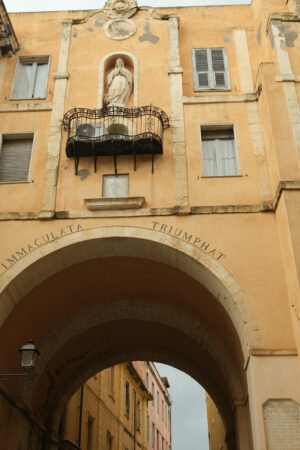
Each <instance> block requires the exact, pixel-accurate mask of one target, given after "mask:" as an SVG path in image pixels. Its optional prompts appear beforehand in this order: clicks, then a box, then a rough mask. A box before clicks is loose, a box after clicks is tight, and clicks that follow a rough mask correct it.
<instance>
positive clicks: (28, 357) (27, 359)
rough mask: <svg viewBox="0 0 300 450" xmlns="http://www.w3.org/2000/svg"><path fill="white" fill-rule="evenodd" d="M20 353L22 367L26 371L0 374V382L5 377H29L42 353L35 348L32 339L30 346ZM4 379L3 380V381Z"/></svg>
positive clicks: (23, 347)
mask: <svg viewBox="0 0 300 450" xmlns="http://www.w3.org/2000/svg"><path fill="white" fill-rule="evenodd" d="M19 352H20V353H21V366H22V367H23V369H24V373H0V380H1V378H2V377H3V376H4V377H18V376H19V377H22V376H23V377H28V375H29V372H30V371H31V370H32V369H34V367H35V364H36V361H37V358H38V356H39V355H40V352H39V351H38V349H37V348H36V347H35V345H34V342H33V340H32V339H29V341H28V344H25V345H23V346H22V347H21V348H20V349H19ZM3 380H4V379H3V378H2V380H1V381H3Z"/></svg>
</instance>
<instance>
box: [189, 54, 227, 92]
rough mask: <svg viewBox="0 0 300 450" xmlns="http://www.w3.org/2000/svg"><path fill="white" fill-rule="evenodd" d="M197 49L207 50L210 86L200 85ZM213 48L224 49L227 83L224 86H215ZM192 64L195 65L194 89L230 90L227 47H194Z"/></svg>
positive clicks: (200, 90)
mask: <svg viewBox="0 0 300 450" xmlns="http://www.w3.org/2000/svg"><path fill="white" fill-rule="evenodd" d="M196 50H206V55H207V63H208V72H207V74H208V86H200V85H199V79H198V73H199V71H197V67H196ZM211 50H222V52H223V61H224V67H225V70H224V76H225V82H226V84H225V85H224V86H215V82H214V81H213V74H214V71H213V69H212V56H211ZM192 65H193V79H194V91H195V92H202V91H230V90H231V86H230V76H229V66H228V58H227V51H226V48H225V47H199V48H192Z"/></svg>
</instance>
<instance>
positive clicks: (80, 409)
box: [77, 385, 84, 447]
mask: <svg viewBox="0 0 300 450" xmlns="http://www.w3.org/2000/svg"><path fill="white" fill-rule="evenodd" d="M83 388H84V385H82V386H81V388H80V403H79V425H78V439H77V441H78V442H77V445H78V447H80V446H81V428H82V406H83Z"/></svg>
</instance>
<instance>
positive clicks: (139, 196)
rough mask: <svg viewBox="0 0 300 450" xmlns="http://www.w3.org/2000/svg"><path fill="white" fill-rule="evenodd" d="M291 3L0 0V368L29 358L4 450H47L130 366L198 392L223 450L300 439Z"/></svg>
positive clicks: (17, 380)
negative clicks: (28, 5) (98, 390)
mask: <svg viewBox="0 0 300 450" xmlns="http://www.w3.org/2000/svg"><path fill="white" fill-rule="evenodd" d="M83 6H84V5H83ZM299 6H300V5H299V2H297V1H295V2H294V1H293V0H288V1H283V0H253V1H252V3H251V4H249V5H234V6H215V7H204V6H203V7H180V8H179V7H178V8H158V9H153V8H151V7H147V8H146V7H139V6H138V5H137V4H136V2H135V1H134V0H128V1H125V2H124V1H118V2H116V1H113V0H111V1H110V2H107V3H106V5H105V8H104V9H103V10H95V11H61V12H47V13H16V14H10V16H9V17H8V15H7V13H6V11H5V8H4V5H3V4H2V2H1V10H0V12H1V24H0V25H1V37H0V47H1V51H2V56H1V59H0V126H1V129H0V131H1V156H0V181H1V184H0V191H1V195H0V233H1V242H0V254H1V261H0V271H1V272H0V342H1V349H0V367H1V372H2V373H18V372H20V371H21V368H20V362H19V354H18V349H19V348H20V347H21V346H22V345H23V344H25V343H27V342H28V339H29V338H32V339H33V340H34V343H35V345H36V347H37V348H38V350H39V352H40V356H39V358H38V360H37V363H36V366H35V368H34V369H32V370H31V371H30V374H29V376H28V377H27V378H25V377H21V376H19V377H7V380H6V381H5V380H2V379H1V381H0V424H1V425H0V447H1V448H5V449H6V450H28V449H31V450H37V449H43V450H50V449H51V450H57V449H58V447H59V445H60V444H59V423H60V417H61V415H62V413H63V411H64V408H65V406H66V404H67V402H68V401H69V400H70V398H71V397H72V395H73V394H74V393H75V392H76V391H77V390H78V389H79V387H80V386H81V385H82V384H83V383H84V382H85V381H86V380H88V379H89V378H90V377H91V376H94V375H95V374H96V373H98V372H99V371H101V370H103V369H107V368H109V367H110V366H112V365H115V364H119V363H124V362H126V361H135V360H141V361H143V360H147V361H159V362H164V363H167V364H170V365H173V366H174V367H176V368H178V369H181V370H183V371H185V372H186V373H188V374H189V375H191V376H192V377H193V378H195V379H196V380H197V381H198V382H199V383H201V384H202V385H203V387H204V388H205V389H206V391H207V392H208V393H209V395H210V396H211V397H212V399H213V400H214V402H215V404H216V406H217V408H218V411H219V413H220V415H221V417H222V420H223V422H224V426H225V429H226V445H227V447H228V449H230V450H233V449H239V450H249V449H251V450H252V449H254V450H266V449H269V450H275V449H276V450H277V449H278V448H280V449H282V448H284V449H289V448H299V446H300V436H299V403H300V373H299V371H300V364H299V349H300V301H299V276H300V233H299V229H300V227H299V213H300V197H299V189H300V164H299V158H300V112H299V96H300V84H299V81H300V59H299V46H300V37H299V31H300V28H299V13H300V11H299ZM287 430H289V431H288V432H287Z"/></svg>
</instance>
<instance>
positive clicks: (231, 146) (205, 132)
mask: <svg viewBox="0 0 300 450" xmlns="http://www.w3.org/2000/svg"><path fill="white" fill-rule="evenodd" d="M201 141H202V167H203V176H206V177H209V176H226V175H227V176H230V175H239V173H240V168H239V161H238V152H237V148H236V143H235V136H234V129H233V126H232V125H230V126H228V125H212V126H202V127H201Z"/></svg>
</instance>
